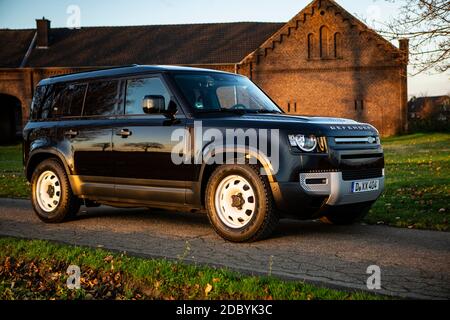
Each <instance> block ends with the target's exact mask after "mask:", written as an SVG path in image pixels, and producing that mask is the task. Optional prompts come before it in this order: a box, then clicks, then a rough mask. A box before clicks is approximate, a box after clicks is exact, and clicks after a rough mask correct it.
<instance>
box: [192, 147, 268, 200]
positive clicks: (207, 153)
mask: <svg viewBox="0 0 450 320" xmlns="http://www.w3.org/2000/svg"><path fill="white" fill-rule="evenodd" d="M232 152H234V153H235V156H234V159H235V160H236V159H238V158H242V157H244V158H246V159H249V158H250V159H251V158H254V159H255V160H256V163H255V164H256V165H258V166H260V167H261V168H263V169H264V171H265V173H266V174H265V175H266V176H267V179H268V180H269V185H270V188H271V191H272V193H273V192H275V191H276V190H274V186H275V185H276V177H275V173H274V171H273V169H272V165H271V163H270V160H269V158H268V157H267V156H266V155H264V154H262V153H260V152H258V151H257V150H256V149H252V148H248V147H235V146H229V147H227V146H225V147H216V146H214V145H209V146H208V147H207V148H205V150H204V152H203V161H202V166H201V169H200V177H199V182H200V191H201V192H200V202H201V204H202V205H204V204H205V193H206V186H207V184H208V181H209V178H210V177H211V175H212V173H213V172H214V170H215V169H216V168H217V167H220V166H222V165H226V164H227V163H223V164H216V163H208V160H210V159H211V158H212V157H213V156H217V155H221V154H226V153H232Z"/></svg>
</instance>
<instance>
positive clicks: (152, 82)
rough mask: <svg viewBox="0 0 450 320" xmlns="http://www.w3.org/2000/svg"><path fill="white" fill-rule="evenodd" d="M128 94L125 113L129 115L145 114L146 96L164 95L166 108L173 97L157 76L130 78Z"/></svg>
mask: <svg viewBox="0 0 450 320" xmlns="http://www.w3.org/2000/svg"><path fill="white" fill-rule="evenodd" d="M126 94H127V98H126V103H125V114H127V115H142V114H145V112H144V110H143V108H142V101H143V100H144V98H145V97H146V96H163V97H164V103H165V110H167V109H168V106H169V103H170V99H171V96H170V92H169V91H168V90H167V88H166V87H165V86H164V83H163V82H162V81H161V79H160V78H157V77H154V78H141V79H131V80H128V81H127V91H126Z"/></svg>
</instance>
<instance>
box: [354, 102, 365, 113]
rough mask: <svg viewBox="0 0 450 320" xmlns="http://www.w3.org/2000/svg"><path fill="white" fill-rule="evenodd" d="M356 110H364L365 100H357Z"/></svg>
mask: <svg viewBox="0 0 450 320" xmlns="http://www.w3.org/2000/svg"><path fill="white" fill-rule="evenodd" d="M355 110H356V111H363V110H364V100H355Z"/></svg>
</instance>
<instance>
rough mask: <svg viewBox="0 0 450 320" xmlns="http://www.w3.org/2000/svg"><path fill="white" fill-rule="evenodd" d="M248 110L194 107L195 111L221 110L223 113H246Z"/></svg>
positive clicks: (212, 111)
mask: <svg viewBox="0 0 450 320" xmlns="http://www.w3.org/2000/svg"><path fill="white" fill-rule="evenodd" d="M247 111H248V110H244V109H227V108H221V109H196V110H195V112H196V113H216V112H219V113H220V112H223V113H234V114H240V115H242V114H246V113H247Z"/></svg>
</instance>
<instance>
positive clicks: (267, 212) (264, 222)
mask: <svg viewBox="0 0 450 320" xmlns="http://www.w3.org/2000/svg"><path fill="white" fill-rule="evenodd" d="M232 175H239V176H242V177H243V178H245V179H246V180H247V181H248V182H249V183H250V184H251V185H252V188H253V190H254V192H255V198H256V200H255V203H256V209H255V213H254V214H253V216H252V218H251V220H250V221H249V222H248V224H247V225H245V226H244V227H242V228H238V229H236V228H230V227H229V226H227V225H226V224H225V223H223V221H222V220H221V219H220V217H219V216H218V213H217V211H216V207H215V193H216V189H217V188H218V186H219V184H220V183H221V181H222V180H224V179H225V178H226V177H229V176H232ZM205 205H206V209H207V212H208V218H209V221H210V223H211V225H212V226H213V228H214V229H215V231H216V232H217V233H218V234H219V235H220V236H221V237H222V238H224V239H226V240H228V241H232V242H253V241H258V240H262V239H265V238H267V237H269V236H270V235H271V233H272V232H273V231H274V229H275V228H276V226H277V224H278V220H279V216H278V213H277V212H276V210H275V206H274V200H273V196H272V192H271V189H270V186H269V182H268V179H267V177H266V176H262V175H260V167H258V166H253V165H222V166H220V167H218V168H216V170H214V172H213V173H212V174H211V177H210V178H209V181H208V185H207V187H206V192H205Z"/></svg>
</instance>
